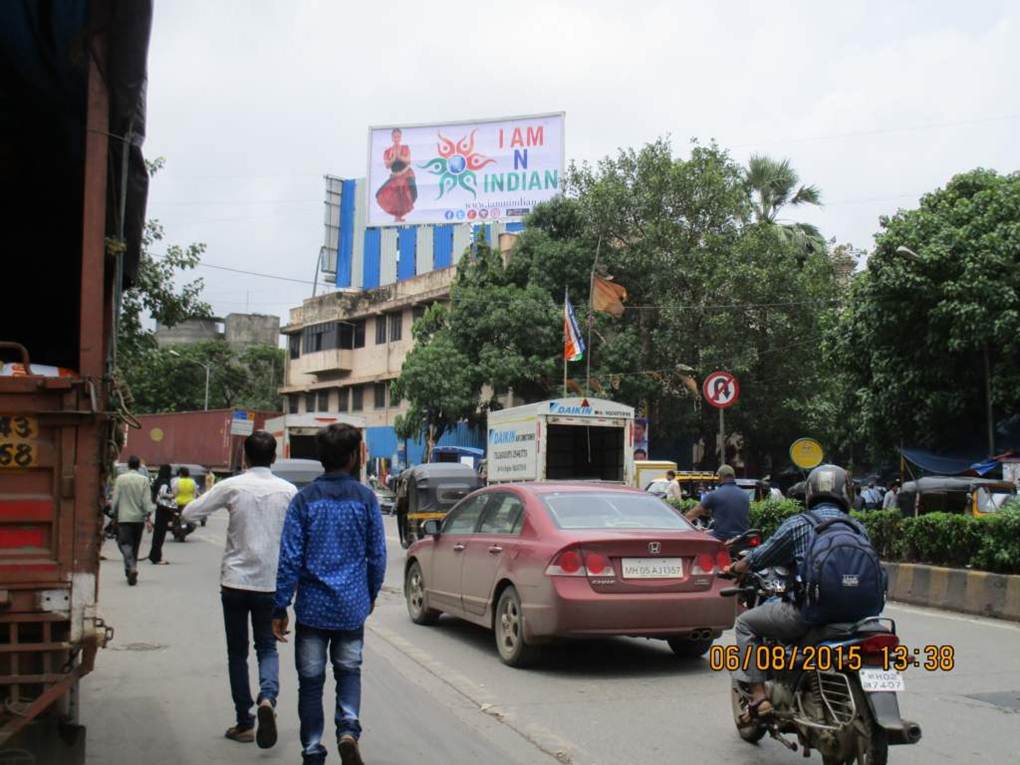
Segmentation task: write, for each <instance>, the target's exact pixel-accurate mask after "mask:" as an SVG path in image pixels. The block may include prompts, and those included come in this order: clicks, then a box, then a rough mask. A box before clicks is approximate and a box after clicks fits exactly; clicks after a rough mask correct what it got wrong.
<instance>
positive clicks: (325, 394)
mask: <svg viewBox="0 0 1020 765" xmlns="http://www.w3.org/2000/svg"><path fill="white" fill-rule="evenodd" d="M318 399H319V400H318V405H317V406H316V407H315V411H316V412H328V411H329V391H328V390H320V391H319V394H318Z"/></svg>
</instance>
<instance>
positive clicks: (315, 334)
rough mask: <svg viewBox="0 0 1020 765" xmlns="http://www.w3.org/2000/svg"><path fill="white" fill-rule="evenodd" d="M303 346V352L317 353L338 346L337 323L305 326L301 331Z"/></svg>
mask: <svg viewBox="0 0 1020 765" xmlns="http://www.w3.org/2000/svg"><path fill="white" fill-rule="evenodd" d="M301 346H302V347H301V350H302V352H303V353H316V352H317V351H328V350H330V349H331V348H336V347H337V331H336V323H335V322H328V323H326V324H313V325H311V326H309V327H305V328H304V329H303V330H302V332H301ZM292 353H293V351H292ZM292 358H293V356H292Z"/></svg>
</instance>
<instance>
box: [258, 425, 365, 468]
mask: <svg viewBox="0 0 1020 765" xmlns="http://www.w3.org/2000/svg"><path fill="white" fill-rule="evenodd" d="M334 422H343V423H346V424H347V425H353V426H354V427H355V428H358V429H359V430H360V431H361V445H362V455H361V456H362V460H361V465H362V467H364V465H365V462H366V460H365V459H364V457H365V454H366V452H365V451H364V450H365V449H366V448H367V445H366V443H365V436H366V433H365V420H364V419H363V418H361V417H350V416H348V415H346V414H333V413H331V412H308V413H307V414H284V415H282V416H280V417H274V418H272V419H270V420H266V430H267V431H269V432H270V433H272V434H273V436H274V437H275V438H276V456H277V457H278V458H280V459H304V460H317V459H319V452H318V448H317V447H316V445H315V434H316V433H318V432H319V430H321V429H322V428H324V427H326V426H327V425H332V424H333V423H334Z"/></svg>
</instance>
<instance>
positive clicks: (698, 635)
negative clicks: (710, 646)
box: [687, 628, 712, 641]
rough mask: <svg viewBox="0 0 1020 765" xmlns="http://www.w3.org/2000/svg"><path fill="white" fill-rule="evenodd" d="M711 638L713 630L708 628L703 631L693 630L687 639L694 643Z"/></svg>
mask: <svg viewBox="0 0 1020 765" xmlns="http://www.w3.org/2000/svg"><path fill="white" fill-rule="evenodd" d="M710 637H712V630H710V629H707V628H706V629H702V630H693V631H692V632H689V633H687V639H688V640H693V641H697V640H708V639H709V638H710Z"/></svg>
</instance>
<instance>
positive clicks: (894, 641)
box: [857, 632, 900, 655]
mask: <svg viewBox="0 0 1020 765" xmlns="http://www.w3.org/2000/svg"><path fill="white" fill-rule="evenodd" d="M899 644H900V639H899V638H898V637H896V635H894V634H892V633H891V632H883V633H881V634H879V635H872V636H871V637H869V638H868V639H867V640H862V641H861V642H860V643H857V646H858V647H859V648H860V649H861V653H863V654H866V655H874V654H881V653H882V652H883V651H888V650H891V649H893V648H895V647H896V646H898V645H899Z"/></svg>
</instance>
